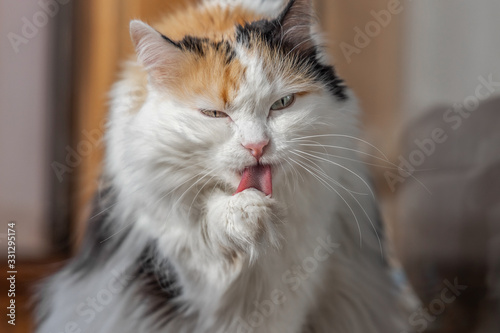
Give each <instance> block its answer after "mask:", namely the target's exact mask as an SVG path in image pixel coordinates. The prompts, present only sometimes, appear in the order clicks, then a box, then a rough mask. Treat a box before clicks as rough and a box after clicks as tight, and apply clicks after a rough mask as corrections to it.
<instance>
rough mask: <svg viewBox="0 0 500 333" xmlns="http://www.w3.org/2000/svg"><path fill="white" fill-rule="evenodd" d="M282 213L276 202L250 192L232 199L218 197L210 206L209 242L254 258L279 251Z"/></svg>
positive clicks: (230, 197) (259, 192)
mask: <svg viewBox="0 0 500 333" xmlns="http://www.w3.org/2000/svg"><path fill="white" fill-rule="evenodd" d="M281 218H282V211H281V209H280V208H279V205H278V203H277V202H276V200H275V199H273V198H271V197H269V196H266V195H265V194H264V193H262V192H261V191H258V190H255V189H247V190H245V191H243V192H240V193H237V194H235V195H233V196H228V195H219V196H217V197H216V198H214V199H213V200H211V201H210V202H209V203H208V210H207V223H208V225H207V227H208V229H209V235H210V238H211V239H213V240H216V241H217V242H218V243H219V245H220V246H223V247H224V248H226V249H228V248H231V250H232V251H233V252H234V251H236V250H238V252H241V251H244V252H246V253H250V254H251V255H252V256H254V255H255V254H256V253H257V252H260V251H261V250H265V249H267V248H269V247H270V246H271V247H274V248H278V247H279V244H280V238H281V233H280V230H279V229H280V226H281Z"/></svg>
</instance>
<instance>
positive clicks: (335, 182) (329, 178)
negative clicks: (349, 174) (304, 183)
mask: <svg viewBox="0 0 500 333" xmlns="http://www.w3.org/2000/svg"><path fill="white" fill-rule="evenodd" d="M290 152H291V153H292V154H294V155H296V156H298V157H300V158H303V159H305V160H307V161H308V162H309V163H311V164H313V165H314V166H316V168H313V167H312V166H310V167H311V168H312V169H313V170H315V171H316V172H318V173H319V174H320V175H322V176H323V177H325V178H326V179H327V180H330V181H331V182H332V183H334V184H335V185H337V186H339V187H341V188H342V189H344V190H346V191H347V192H350V193H354V194H358V195H368V193H361V192H356V191H353V190H350V189H348V188H346V187H345V186H343V185H342V184H340V183H339V182H338V181H336V180H335V179H333V178H332V177H330V176H328V175H327V174H326V172H325V170H323V168H321V166H319V165H318V164H317V163H316V162H314V161H313V160H311V159H310V158H307V157H304V156H302V155H300V154H298V152H300V151H298V150H294V151H290Z"/></svg>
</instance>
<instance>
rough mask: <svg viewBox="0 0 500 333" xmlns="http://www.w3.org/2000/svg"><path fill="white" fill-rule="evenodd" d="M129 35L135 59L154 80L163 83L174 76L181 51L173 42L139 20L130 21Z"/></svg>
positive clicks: (180, 57)
mask: <svg viewBox="0 0 500 333" xmlns="http://www.w3.org/2000/svg"><path fill="white" fill-rule="evenodd" d="M130 37H131V38H132V42H133V44H134V46H135V51H136V53H137V59H138V60H139V62H140V63H141V64H142V65H143V66H144V68H145V69H146V71H147V72H148V74H149V75H150V77H151V78H152V79H153V80H154V81H155V82H158V83H164V82H165V81H168V80H171V79H173V78H174V77H175V70H176V68H178V66H177V65H178V64H179V62H180V61H181V59H182V51H181V49H180V48H179V47H178V46H177V45H176V44H175V42H173V41H171V40H170V39H168V38H167V37H165V36H163V35H162V34H161V33H159V32H158V31H156V30H155V29H153V28H152V27H151V26H149V25H147V24H146V23H144V22H142V21H139V20H133V21H131V22H130Z"/></svg>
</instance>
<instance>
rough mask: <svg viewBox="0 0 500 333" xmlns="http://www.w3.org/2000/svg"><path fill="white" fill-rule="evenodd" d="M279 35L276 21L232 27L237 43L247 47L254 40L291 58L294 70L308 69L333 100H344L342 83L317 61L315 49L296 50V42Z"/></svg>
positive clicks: (344, 91) (344, 88)
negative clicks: (294, 65)
mask: <svg viewBox="0 0 500 333" xmlns="http://www.w3.org/2000/svg"><path fill="white" fill-rule="evenodd" d="M282 36H283V31H282V25H281V23H280V19H279V18H278V19H275V20H260V21H255V22H251V23H247V24H245V25H244V26H242V25H239V26H237V27H236V41H237V42H238V43H240V44H242V45H245V46H246V47H248V48H251V47H253V45H254V43H255V41H261V42H264V43H265V44H267V46H268V47H269V48H270V49H272V50H276V51H278V52H279V53H280V54H281V56H282V57H289V58H290V59H292V60H293V61H294V62H295V63H296V66H297V68H304V67H305V68H310V71H311V74H312V77H314V79H315V80H317V81H319V82H323V83H324V84H325V85H326V86H327V87H328V89H329V91H330V92H331V93H332V94H333V96H335V97H336V98H337V100H339V101H345V100H347V94H346V87H345V86H344V84H343V80H342V79H340V78H339V77H338V76H337V74H336V73H335V69H334V68H333V66H329V65H324V64H322V63H320V62H319V60H318V49H317V47H316V46H311V47H307V48H303V47H297V46H298V45H297V43H296V42H292V41H290V40H287V39H286V38H285V39H284V38H282ZM299 43H300V42H299Z"/></svg>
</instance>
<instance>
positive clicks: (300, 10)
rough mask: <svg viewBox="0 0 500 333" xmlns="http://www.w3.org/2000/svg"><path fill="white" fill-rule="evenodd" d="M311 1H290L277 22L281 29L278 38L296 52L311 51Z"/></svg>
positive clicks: (312, 43)
mask: <svg viewBox="0 0 500 333" xmlns="http://www.w3.org/2000/svg"><path fill="white" fill-rule="evenodd" d="M312 2H313V1H312V0H290V2H288V5H287V6H286V7H285V9H284V10H283V11H282V12H281V14H280V15H279V16H278V18H277V20H278V22H279V26H280V29H281V32H280V37H281V39H282V41H283V42H287V43H289V44H290V45H293V47H294V48H295V49H296V50H298V51H306V50H310V49H313V48H314V47H315V43H314V40H313V37H312V33H311V30H312V26H313V23H314V18H313V17H314V16H313V4H312Z"/></svg>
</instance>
